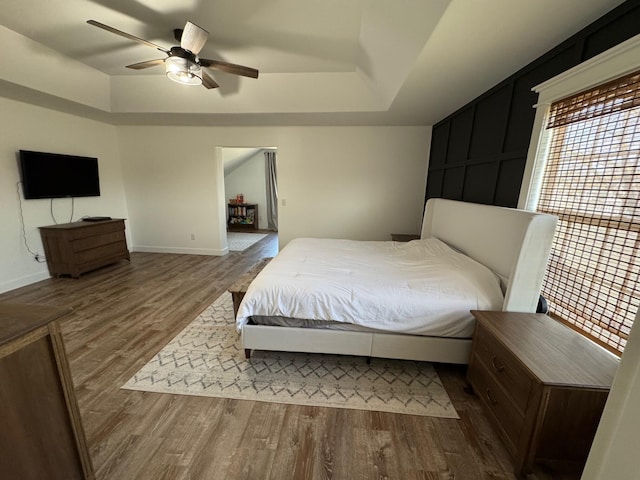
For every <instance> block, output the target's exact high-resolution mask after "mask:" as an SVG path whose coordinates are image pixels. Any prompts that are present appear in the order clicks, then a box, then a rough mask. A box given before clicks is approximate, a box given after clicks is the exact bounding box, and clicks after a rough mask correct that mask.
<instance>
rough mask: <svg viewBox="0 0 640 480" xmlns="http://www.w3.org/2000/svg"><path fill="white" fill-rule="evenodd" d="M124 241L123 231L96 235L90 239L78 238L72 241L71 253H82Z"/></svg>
mask: <svg viewBox="0 0 640 480" xmlns="http://www.w3.org/2000/svg"><path fill="white" fill-rule="evenodd" d="M124 241H126V239H125V236H124V231H122V230H119V231H116V232H108V233H105V234H104V235H96V236H91V237H84V238H79V239H76V240H74V241H73V251H74V252H82V251H83V250H90V249H92V248H97V247H101V246H103V245H109V244H110V243H118V242H124Z"/></svg>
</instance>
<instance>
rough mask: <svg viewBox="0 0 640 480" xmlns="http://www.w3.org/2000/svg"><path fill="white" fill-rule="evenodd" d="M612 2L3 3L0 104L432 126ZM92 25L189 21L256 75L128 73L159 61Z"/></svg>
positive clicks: (193, 120) (136, 26)
mask: <svg viewBox="0 0 640 480" xmlns="http://www.w3.org/2000/svg"><path fill="white" fill-rule="evenodd" d="M620 3H622V2H621V0H562V1H560V2H559V1H557V0H323V1H318V0H182V1H180V2H176V1H175V0H2V8H1V10H0V24H2V25H3V26H4V27H6V29H5V30H3V31H0V34H1V35H0V37H2V38H3V39H4V42H5V45H4V46H3V53H2V54H0V55H1V56H0V67H1V68H0V76H1V78H0V95H5V96H8V97H14V98H18V99H20V100H26V101H32V102H34V103H42V104H44V105H46V106H50V107H54V108H60V109H63V110H64V109H66V110H69V111H73V110H75V111H77V113H80V114H84V115H87V116H95V117H100V118H102V119H106V120H107V121H112V122H113V123H150V124H155V123H180V124H239V125H242V124H252V125H262V124H334V125H341V124H389V125H392V124H399V125H430V124H433V123H435V122H437V121H438V120H440V119H442V118H443V117H445V116H446V115H448V114H450V113H452V112H453V111H455V110H456V109H458V108H459V107H461V106H463V105H464V104H466V103H467V102H468V101H470V100H471V99H473V98H475V97H476V96H477V95H479V94H481V93H482V92H484V91H486V90H487V89H488V88H490V87H492V86H493V85H495V84H496V83H497V82H499V81H500V80H502V79H503V78H505V77H507V76H508V75H510V74H512V73H514V72H515V71H517V70H518V69H519V68H521V67H523V66H525V65H526V64H527V63H529V62H530V61H531V60H533V59H535V58H537V57H538V56H540V55H541V54H543V53H544V52H546V51H548V50H549V49H550V48H552V47H553V46H555V45H556V44H558V43H560V42H561V41H562V40H564V39H566V38H568V37H569V36H571V35H572V34H574V33H576V32H577V31H579V30H580V29H581V28H583V27H584V26H586V25H588V24H589V23H591V22H592V21H593V20H595V19H597V18H598V17H600V16H602V15H603V14H604V13H606V12H607V11H609V10H611V9H612V8H614V7H615V6H617V5H618V4H620ZM176 5H179V6H176ZM88 19H94V20H98V21H100V22H102V23H106V24H108V25H111V26H113V27H115V28H117V29H119V30H123V31H125V32H128V33H130V34H132V35H135V36H137V37H140V38H144V39H146V40H149V41H151V42H154V43H156V44H159V45H161V46H163V47H170V46H172V45H175V44H176V41H175V40H174V39H173V33H172V30H173V29H174V28H182V27H183V26H184V24H185V22H186V21H187V20H189V21H192V22H194V23H196V24H198V25H199V26H201V27H202V28H204V29H206V30H208V31H209V32H210V36H209V40H208V42H207V44H206V45H205V47H204V49H203V50H202V52H201V53H200V56H201V57H203V58H209V59H217V60H224V61H227V62H231V63H237V64H241V65H247V66H250V67H253V68H257V69H258V70H259V71H260V77H259V78H258V79H248V78H243V77H237V76H234V75H230V74H227V73H223V72H217V71H214V72H212V73H213V76H214V77H215V79H216V81H217V82H218V83H219V84H220V88H219V89H215V90H206V89H204V88H203V87H186V86H182V85H177V84H175V83H173V82H171V81H169V80H168V79H167V78H166V77H165V76H164V69H163V68H162V66H158V67H153V68H150V69H147V70H143V71H134V70H131V69H127V68H124V66H125V65H128V64H131V63H136V62H141V61H144V60H149V59H154V58H163V57H164V54H163V53H162V52H159V51H157V50H155V49H153V48H151V47H148V46H144V45H140V44H138V43H135V42H133V41H129V40H127V39H125V38H122V37H120V36H117V35H114V34H112V33H109V32H106V31H104V30H101V29H98V28H96V27H93V26H90V25H88V24H87V23H86V21H87V20H88ZM16 34H18V35H16ZM31 40H32V41H34V42H37V43H33V42H31ZM7 42H9V45H7ZM59 54H60V55H59ZM58 55H59V58H58ZM45 56H48V59H44V57H45ZM2 57H4V64H3V63H2V62H3V60H2ZM25 57H28V58H26V60H27V61H29V60H31V64H27V63H25V62H20V61H16V60H19V59H25ZM9 65H11V68H8V66H9ZM87 67H90V68H87ZM70 71H73V72H76V71H77V72H78V73H77V74H75V79H72V80H69V79H68V78H67V77H65V75H70V74H69V73H68V72H70ZM36 73H37V75H36ZM83 79H84V80H83ZM74 81H78V82H84V83H80V84H81V85H83V86H86V89H87V92H83V91H82V90H83V89H84V88H78V87H77V85H75V84H74ZM65 88H66V90H65ZM92 88H93V90H91V89H92ZM98 90H99V92H100V93H99V95H96V94H95V91H98ZM92 92H93V93H92ZM96 96H100V97H101V99H96V98H95V97H96ZM102 97H104V98H102Z"/></svg>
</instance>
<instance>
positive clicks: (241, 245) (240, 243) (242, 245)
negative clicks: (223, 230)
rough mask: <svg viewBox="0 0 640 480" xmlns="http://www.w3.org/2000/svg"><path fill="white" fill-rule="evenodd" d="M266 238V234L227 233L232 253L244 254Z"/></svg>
mask: <svg viewBox="0 0 640 480" xmlns="http://www.w3.org/2000/svg"><path fill="white" fill-rule="evenodd" d="M266 236H267V234H266V233H243V232H227V243H228V244H229V250H230V251H232V252H242V251H243V250H246V249H247V248H249V247H250V246H251V245H253V244H254V243H256V242H259V241H260V240H262V239H263V238H264V237H266Z"/></svg>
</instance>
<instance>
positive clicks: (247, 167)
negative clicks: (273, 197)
mask: <svg viewBox="0 0 640 480" xmlns="http://www.w3.org/2000/svg"><path fill="white" fill-rule="evenodd" d="M225 150H226V149H225ZM224 189H225V193H226V198H227V199H230V198H236V195H237V194H239V193H242V194H243V195H244V201H245V202H246V203H256V204H257V205H258V217H259V221H258V228H263V229H266V228H267V226H268V225H267V185H266V171H265V158H264V150H260V151H259V152H257V153H256V154H255V155H252V156H251V157H250V158H248V159H246V160H245V161H244V162H242V164H240V165H239V166H238V167H237V168H234V169H233V170H232V171H231V172H229V173H228V174H226V175H225V177H224Z"/></svg>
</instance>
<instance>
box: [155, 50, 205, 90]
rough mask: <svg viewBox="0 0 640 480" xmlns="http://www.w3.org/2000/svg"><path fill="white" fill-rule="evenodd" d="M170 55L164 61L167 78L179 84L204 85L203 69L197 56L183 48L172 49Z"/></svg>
mask: <svg viewBox="0 0 640 480" xmlns="http://www.w3.org/2000/svg"><path fill="white" fill-rule="evenodd" d="M168 55H169V56H168V57H167V58H166V59H165V61H164V63H165V66H166V73H167V77H169V78H170V79H171V80H174V81H176V82H178V83H186V84H190V85H199V84H201V83H202V68H201V67H200V62H199V61H198V56H197V55H195V54H193V53H191V52H190V51H188V50H185V49H184V48H182V47H171V50H170V51H169V53H168Z"/></svg>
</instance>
